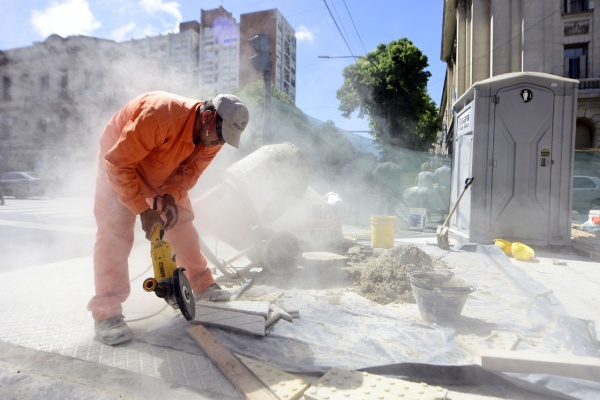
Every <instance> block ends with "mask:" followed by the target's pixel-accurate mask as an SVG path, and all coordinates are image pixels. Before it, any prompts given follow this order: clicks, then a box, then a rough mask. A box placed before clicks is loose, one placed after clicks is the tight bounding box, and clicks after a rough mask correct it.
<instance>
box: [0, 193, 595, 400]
mask: <svg viewBox="0 0 600 400" xmlns="http://www.w3.org/2000/svg"><path fill="white" fill-rule="evenodd" d="M9 200H10V199H9ZM24 202H25V201H14V200H13V201H8V202H7V203H8V207H10V206H11V205H10V204H11V203H13V207H16V208H20V209H21V213H22V214H21V216H19V217H16V216H15V215H14V214H11V213H10V211H8V208H2V209H0V227H1V228H0V230H3V231H5V232H8V231H7V229H8V228H10V232H11V234H13V235H14V232H15V231H16V230H18V229H30V230H47V231H60V232H65V231H68V232H69V233H70V234H71V235H74V237H77V239H78V241H76V242H75V243H60V242H59V243H53V244H52V246H47V248H46V249H45V250H44V251H55V252H58V253H59V254H60V252H61V250H62V248H61V245H62V246H63V247H64V248H65V249H66V248H67V247H76V248H78V249H79V250H80V252H79V253H80V254H78V255H76V256H73V257H69V256H67V257H63V258H61V257H60V256H59V257H56V254H54V257H53V259H52V261H51V262H38V263H36V262H35V260H39V257H33V255H32V254H25V255H23V257H24V259H27V260H29V261H28V263H27V265H26V266H24V267H18V268H15V267H14V266H12V267H11V268H6V269H4V268H3V269H2V270H0V277H1V279H0V292H1V293H2V296H1V297H0V299H2V300H0V305H1V307H0V398H2V399H83V398H85V399H102V400H104V399H142V398H144V399H155V398H156V399H158V398H171V399H179V398H181V399H183V398H184V397H185V398H186V399H188V400H189V399H191V398H199V399H239V398H242V396H241V395H240V394H239V392H238V391H237V390H236V389H235V387H234V386H233V385H232V384H231V382H229V381H228V379H227V378H226V377H225V376H224V375H223V374H222V373H221V372H220V371H219V370H218V368H217V367H216V366H215V365H214V364H213V363H212V362H211V361H210V360H208V359H206V358H202V357H198V356H195V355H192V354H188V353H185V352H182V351H180V350H177V349H176V348H171V347H159V346H153V345H150V344H148V343H145V342H143V341H139V340H133V341H132V342H129V343H126V344H123V345H119V346H114V347H111V346H106V345H103V344H101V343H99V342H98V341H97V340H96V339H95V335H94V332H93V321H92V319H91V316H90V314H89V312H88V311H87V310H86V304H87V302H88V300H89V299H90V298H91V296H92V294H93V269H92V257H91V251H90V250H89V249H91V244H93V225H91V224H92V221H91V220H90V219H89V212H91V202H90V201H89V199H88V200H85V201H82V202H78V203H77V204H80V206H81V209H78V210H79V211H81V216H80V217H79V219H78V220H77V219H75V220H73V219H70V220H68V221H67V220H65V216H66V215H68V214H69V210H68V209H69V208H71V207H73V204H67V205H66V206H65V207H66V209H62V211H61V210H59V209H60V207H57V209H56V210H54V211H53V213H54V214H52V215H53V217H52V218H50V219H44V220H43V221H42V222H40V221H41V220H39V219H37V218H36V219H29V220H28V218H27V217H26V216H24V215H23V213H36V212H41V211H42V209H43V208H44V207H40V209H38V211H35V210H34V209H35V208H36V207H30V206H29V205H28V204H26V203H24ZM59 203H60V202H59ZM52 204H56V203H52ZM4 207H7V206H4ZM30 217H31V215H30ZM53 218H54V219H53ZM78 221H79V222H78ZM433 228H434V227H430V229H429V230H425V231H423V232H407V231H402V232H399V233H398V234H397V236H396V240H395V244H407V243H419V244H423V245H428V244H432V245H433V244H434V243H435V242H436V239H435V231H434V229H433ZM344 233H345V234H346V235H348V236H351V237H352V236H354V237H357V238H359V239H358V240H359V242H361V241H362V242H364V243H367V244H368V243H369V241H368V237H369V230H368V229H365V228H360V227H353V226H344ZM138 236H140V237H141V235H138ZM3 240H4V245H3V249H7V248H8V247H9V246H13V245H14V246H15V247H18V246H17V243H14V242H11V241H10V238H6V237H3ZM221 249H222V247H221ZM19 250H20V251H21V252H22V251H26V250H24V249H22V248H20V249H19ZM221 251H223V250H221ZM28 252H29V253H36V249H35V248H30V249H29V250H28ZM65 254H76V253H73V252H72V251H67V252H66V253H65ZM13 256H14V257H17V256H18V254H17V253H14V254H13ZM220 257H224V255H223V253H221V254H220ZM465 257H468V253H465ZM14 260H15V259H14V258H13V260H12V261H14ZM10 261H11V260H6V259H5V260H3V263H6V262H10ZM512 262H513V264H514V265H516V266H517V267H518V268H520V269H521V270H523V271H525V272H526V273H527V274H529V275H530V276H531V277H532V278H534V279H535V280H536V281H538V282H539V283H541V284H542V285H544V286H545V287H547V288H548V291H549V295H548V299H549V300H548V301H551V302H555V303H556V304H557V305H562V306H564V308H565V309H566V310H567V311H568V312H569V314H570V315H571V316H573V317H576V318H581V319H584V320H587V321H591V322H593V323H594V326H595V329H596V332H598V327H599V326H600V307H598V306H597V304H598V300H599V297H600V291H599V290H598V288H599V287H600V269H599V268H598V263H597V261H596V260H591V259H589V258H585V257H581V256H577V255H575V254H573V253H571V252H570V251H563V252H551V251H549V250H540V251H539V252H538V253H537V254H536V259H535V262H521V261H518V260H514V259H512ZM151 274H152V271H151V270H150V259H149V248H148V244H147V242H146V241H145V239H143V238H142V239H136V243H135V246H134V250H133V251H132V255H131V257H130V280H131V282H132V294H131V296H130V298H129V299H128V301H127V302H126V303H125V304H124V315H125V316H126V319H127V320H128V322H129V324H130V326H131V327H132V329H133V330H134V333H135V335H136V337H140V336H142V335H144V334H145V333H147V332H150V331H152V330H155V329H157V328H159V327H161V326H163V325H164V324H165V323H167V322H168V321H170V320H171V319H172V318H173V317H175V316H177V315H178V312H177V311H175V310H173V309H171V308H170V307H168V306H167V305H166V303H165V302H164V301H163V300H161V299H158V298H157V297H156V296H154V295H153V294H148V293H146V292H144V291H143V290H142V289H141V285H142V282H143V280H144V279H145V278H146V277H149V276H151ZM307 379H309V380H310V379H313V381H314V379H315V378H314V377H312V378H311V377H307ZM449 390H450V391H451V393H453V396H452V397H451V398H452V399H467V400H470V399H534V400H536V399H546V398H549V397H547V396H543V395H541V394H538V393H533V392H529V391H526V390H524V389H521V388H518V387H516V386H514V385H512V384H510V383H508V382H504V381H497V382H494V383H492V384H490V383H489V382H488V383H485V384H482V385H459V386H453V387H451V388H450V389H449ZM564 398H568V397H564ZM598 398H600V393H599V397H598Z"/></svg>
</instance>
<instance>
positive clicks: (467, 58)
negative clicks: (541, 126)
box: [439, 0, 600, 149]
mask: <svg viewBox="0 0 600 400" xmlns="http://www.w3.org/2000/svg"><path fill="white" fill-rule="evenodd" d="M441 59H442V61H444V62H445V63H446V64H447V72H446V81H445V86H444V91H443V94H442V99H441V106H440V115H441V116H442V119H443V127H444V129H443V131H442V132H441V135H440V138H439V139H440V141H439V143H444V144H445V145H443V146H442V147H443V148H446V146H447V145H448V144H449V141H450V140H451V138H452V130H453V129H454V127H453V126H452V118H453V114H452V111H451V110H452V104H453V103H454V101H456V99H458V98H459V97H460V96H461V95H463V94H464V93H465V92H466V91H467V90H468V89H469V87H470V86H471V85H473V84H474V83H475V82H478V81H481V80H484V79H487V78H490V77H493V76H497V75H501V74H505V73H509V72H525V71H532V72H546V73H550V74H553V75H558V76H563V77H568V78H574V79H578V80H579V82H580V84H579V96H578V103H577V104H578V105H577V125H576V139H575V148H576V149H589V148H599V147H600V15H599V14H598V12H596V11H595V9H594V1H593V0H444V17H443V29H442V48H441ZM450 149H451V148H450Z"/></svg>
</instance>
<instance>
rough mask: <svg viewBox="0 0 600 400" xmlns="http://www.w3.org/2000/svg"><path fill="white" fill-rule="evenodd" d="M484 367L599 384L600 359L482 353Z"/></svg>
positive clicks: (501, 351)
mask: <svg viewBox="0 0 600 400" xmlns="http://www.w3.org/2000/svg"><path fill="white" fill-rule="evenodd" d="M481 366H482V367H483V368H485V369H489V370H493V371H501V372H519V373H524V374H551V375H559V376H568V377H571V378H578V379H586V380H589V381H595V382H600V358H596V357H582V356H572V355H565V354H540V353H533V352H525V351H511V350H491V349H485V350H482V351H481Z"/></svg>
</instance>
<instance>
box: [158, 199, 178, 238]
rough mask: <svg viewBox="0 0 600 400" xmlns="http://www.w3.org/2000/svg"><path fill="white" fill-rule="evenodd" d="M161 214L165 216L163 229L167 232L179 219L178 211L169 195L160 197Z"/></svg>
mask: <svg viewBox="0 0 600 400" xmlns="http://www.w3.org/2000/svg"><path fill="white" fill-rule="evenodd" d="M161 212H162V214H163V215H164V216H165V219H166V223H165V229H166V230H169V229H171V228H173V227H174V226H175V224H176V223H177V220H178V219H179V210H178V209H177V204H175V198H174V197H173V196H171V195H170V194H165V195H164V196H163V197H162V210H161Z"/></svg>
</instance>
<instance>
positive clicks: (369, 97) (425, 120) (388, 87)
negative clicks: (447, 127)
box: [337, 38, 439, 151]
mask: <svg viewBox="0 0 600 400" xmlns="http://www.w3.org/2000/svg"><path fill="white" fill-rule="evenodd" d="M427 67H428V61H427V57H426V56H425V55H424V54H423V53H422V52H421V51H420V50H419V49H418V48H417V47H416V46H415V45H414V44H413V43H412V42H410V41H409V40H408V39H406V38H402V39H400V40H396V41H392V42H390V43H389V44H387V45H385V44H380V45H379V46H377V49H375V50H374V51H373V52H371V53H369V54H367V55H366V57H360V58H358V60H357V61H356V63H354V64H352V65H349V66H348V67H346V68H345V69H344V72H343V75H344V83H343V85H342V87H341V88H340V89H339V90H338V91H337V98H338V99H339V100H340V101H341V104H340V111H342V115H343V116H344V117H346V118H349V117H350V115H351V114H352V113H354V112H357V113H358V116H359V117H361V118H363V117H365V116H367V117H368V118H369V125H370V127H371V129H372V130H373V131H374V132H375V133H374V139H375V140H377V141H380V142H382V143H387V144H390V145H393V146H401V147H405V148H407V149H412V150H425V151H426V150H429V149H430V147H431V146H432V144H433V143H434V142H435V138H436V134H437V131H438V130H439V118H438V116H437V108H436V105H435V103H434V102H433V101H432V100H431V98H430V97H429V95H428V94H427V81H428V79H429V77H430V76H431V73H430V72H429V71H426V70H425V69H426V68H427Z"/></svg>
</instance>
